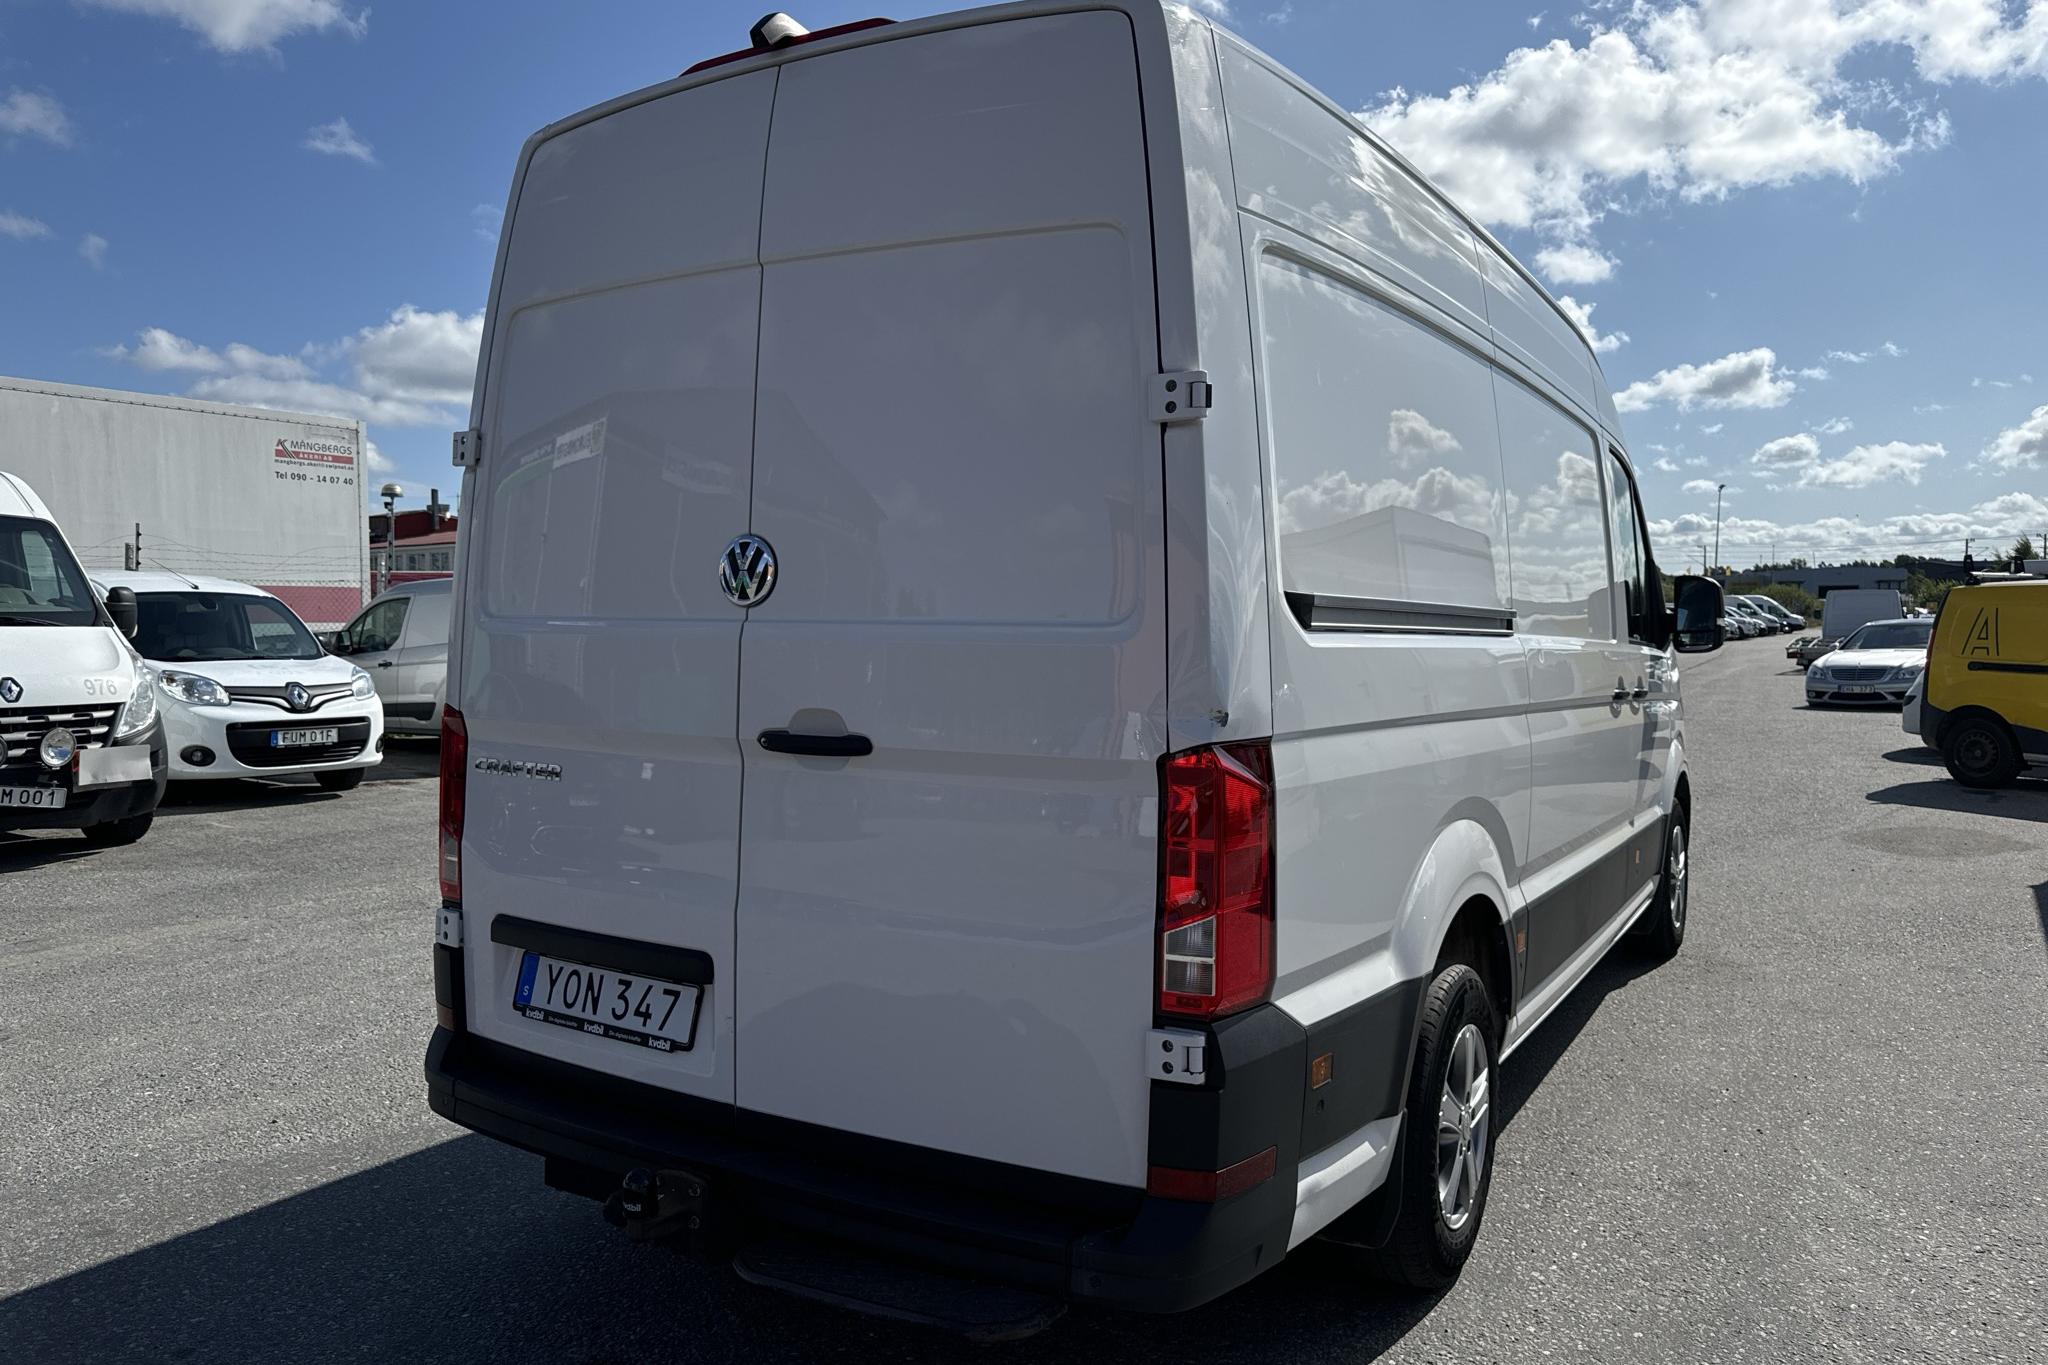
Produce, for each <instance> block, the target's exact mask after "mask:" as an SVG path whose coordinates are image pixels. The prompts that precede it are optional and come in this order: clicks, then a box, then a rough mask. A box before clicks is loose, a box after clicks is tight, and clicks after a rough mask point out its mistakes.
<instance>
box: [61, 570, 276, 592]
mask: <svg viewBox="0 0 2048 1365" xmlns="http://www.w3.org/2000/svg"><path fill="white" fill-rule="evenodd" d="M88 576H89V577H90V578H91V579H92V581H93V584H94V586H96V587H98V588H100V589H101V590H102V591H104V590H106V589H108V588H127V589H128V590H129V591H131V592H218V593H235V594H239V595H241V596H244V597H273V596H275V595H276V594H274V593H267V592H265V591H264V590H263V589H261V588H258V587H254V586H252V585H250V584H248V583H238V582H236V581H235V580H234V579H232V578H208V577H206V576H205V575H203V574H181V573H172V572H170V571H169V570H164V571H162V572H157V571H154V570H147V569H145V570H142V571H139V572H137V571H131V570H128V569H96V570H94V571H93V572H92V573H91V574H90V575H88Z"/></svg>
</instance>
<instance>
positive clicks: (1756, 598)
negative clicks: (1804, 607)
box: [1738, 592, 1806, 631]
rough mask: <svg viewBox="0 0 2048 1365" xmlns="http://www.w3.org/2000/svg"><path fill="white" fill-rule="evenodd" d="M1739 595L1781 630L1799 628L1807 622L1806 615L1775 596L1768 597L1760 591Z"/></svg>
mask: <svg viewBox="0 0 2048 1365" xmlns="http://www.w3.org/2000/svg"><path fill="white" fill-rule="evenodd" d="M1738 596H1739V598H1740V600H1742V601H1744V602H1746V603H1748V604H1749V605H1750V606H1751V607H1752V608H1754V609H1755V610H1756V611H1757V612H1759V613H1761V614H1762V616H1763V618H1764V619H1765V620H1766V621H1770V622H1772V623H1773V624H1775V625H1776V626H1777V628H1778V629H1779V630H1781V631H1793V630H1798V629H1799V628H1800V627H1801V626H1803V625H1805V624H1806V618H1805V617H1803V616H1800V615H1799V614H1798V613H1797V612H1795V611H1793V610H1792V609H1791V608H1789V607H1787V606H1786V605H1785V604H1784V603H1782V602H1780V601H1778V600H1777V599H1776V598H1774V597H1766V596H1764V595H1763V594H1762V593H1760V592H1750V593H1741V594H1738Z"/></svg>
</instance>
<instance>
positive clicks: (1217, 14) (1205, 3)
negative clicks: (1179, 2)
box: [1188, 0, 1230, 19]
mask: <svg viewBox="0 0 2048 1365" xmlns="http://www.w3.org/2000/svg"><path fill="white" fill-rule="evenodd" d="M1188 3H1189V4H1191V5H1193V6H1194V7H1195V8H1196V9H1198V10H1200V11H1201V12H1202V13H1204V14H1206V15H1208V16H1209V17H1210V18H1211V19H1228V18H1229V17H1230V0H1188Z"/></svg>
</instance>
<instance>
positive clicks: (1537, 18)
mask: <svg viewBox="0 0 2048 1365" xmlns="http://www.w3.org/2000/svg"><path fill="white" fill-rule="evenodd" d="M1548 13H1550V11H1549V10H1547V9H1539V10H1537V11H1536V12H1535V13H1534V14H1532V15H1530V16H1529V17H1528V18H1527V19H1525V20H1523V21H1522V22H1524V23H1526V24H1527V25H1528V26H1529V27H1530V28H1531V29H1539V28H1542V27H1543V16H1544V15H1546V14H1548Z"/></svg>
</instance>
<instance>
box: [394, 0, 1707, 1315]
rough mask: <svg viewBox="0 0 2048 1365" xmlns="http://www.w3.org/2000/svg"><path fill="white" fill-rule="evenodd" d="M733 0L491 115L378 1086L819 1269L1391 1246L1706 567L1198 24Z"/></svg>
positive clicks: (1644, 813) (1135, 1269)
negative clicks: (413, 856)
mask: <svg viewBox="0 0 2048 1365" xmlns="http://www.w3.org/2000/svg"><path fill="white" fill-rule="evenodd" d="M793 29H794V26H793V25H789V24H788V21H786V20H781V19H780V18H777V19H774V20H771V21H764V25H763V26H762V32H763V37H762V40H761V42H760V43H759V44H758V45H757V47H756V49H754V50H750V51H748V52H744V53H740V54H736V55H735V56H734V57H732V58H729V59H720V60H717V61H714V62H711V63H705V64H702V65H701V66H700V67H699V68H696V69H693V70H691V71H689V72H686V73H685V74H684V75H683V76H682V77H680V78H679V79H677V80H675V81H672V82H670V83H668V84H665V85H661V86H657V87H655V88H653V89H650V90H644V91H641V92H639V93H637V94H634V95H629V96H626V97H624V98H621V99H618V100H615V101H613V102H612V103H609V104H605V105H602V106H599V107H598V108H595V109H592V110H590V111H588V112H587V113H583V114H579V115H577V116H575V117H573V118H570V119H567V120H565V121H564V122H562V123H559V124H556V125H554V126H552V127H549V128H547V129H545V130H543V131H542V132H541V133H540V134H538V135H537V136H535V137H534V138H533V139H532V140H531V141H530V142H529V143H528V144H527V146H526V149H525V151H524V153H523V154H522V156H521V158H520V162H519V167H518V171H517V173H516V176H515V179H514V183H513V190H512V197H511V205H510V209H509V212H508V216H507V224H508V226H507V230H506V232H505V236H504V242H503V244H502V245H501V246H500V248H499V257H498V264H497V271H496V278H495V280H494V283H493V286H492V295H491V301H490V308H489V318H488V321H487V323H486V327H485V344H484V351H483V358H482V361H481V363H480V367H479V373H478V380H477V391H476V398H475V406H474V408H473V411H472V422H473V424H474V426H473V428H472V429H471V430H469V431H466V432H463V433H461V434H460V435H459V436H458V437H457V438H456V450H457V458H458V461H459V462H460V463H462V464H463V465H464V466H465V468H466V472H465V474H464V476H463V493H462V507H463V522H462V530H461V549H460V555H459V561H458V568H457V574H456V587H455V593H456V604H455V612H454V621H455V626H454V630H453V635H452V644H451V651H450V652H451V658H450V675H449V681H448V692H447V710H446V722H445V729H444V739H443V749H442V782H443V787H442V808H441V891H442V897H443V900H444V907H443V909H442V911H441V914H440V920H439V946H438V948H437V949H436V989H437V995H438V1001H439V1005H440V1027H439V1028H438V1029H437V1030H436V1032H435V1034H434V1037H433V1042H432V1045H431V1048H430V1050H429V1052H428V1056H427V1068H426V1069H427V1077H428V1083H429V1093H430V1096H431V1100H432V1103H433V1106H434V1108H435V1109H436V1110H438V1111H439V1112H440V1113H441V1114H443V1115H445V1116H447V1117H448V1118H450V1119H452V1120H454V1121H455V1122H457V1123H459V1124H462V1125H464V1126H466V1127H469V1128H472V1129H475V1130H477V1131H479V1132H483V1133H489V1134H493V1135H495V1136H498V1137H500V1138H503V1139H504V1140H506V1141H508V1142H512V1143H516V1144H518V1145H519V1146H522V1147H526V1148H529V1149H531V1150H534V1151H537V1152H540V1153H543V1154H545V1156H546V1158H547V1161H546V1172H547V1179H548V1180H549V1182H550V1183H552V1184H554V1185H557V1186H559V1187H561V1188H565V1189H571V1190H576V1191H580V1192H583V1193H587V1194H592V1195H595V1196H598V1197H600V1198H605V1199H607V1201H608V1208H609V1210H610V1212H611V1213H612V1214H613V1216H614V1218H615V1219H616V1220H617V1221H620V1222H622V1223H624V1224H625V1226H626V1227H627V1229H628V1231H630V1232H632V1233H633V1234H634V1235H636V1236H640V1237H660V1236H665V1235H668V1234H678V1235H682V1236H684V1237H686V1238H688V1239H689V1240H692V1241H694V1242H696V1243H697V1245H699V1246H700V1247H702V1248H704V1249H707V1250H717V1251H721V1252H723V1251H727V1250H731V1249H735V1248H736V1249H738V1251H739V1256H740V1264H741V1265H742V1267H743V1269H744V1270H745V1271H746V1273H749V1274H750V1275H753V1276H755V1277H757V1278H761V1279H765V1280H771V1281H776V1282H780V1283H784V1284H788V1285H793V1286H797V1287H801V1288H805V1289H808V1290H810V1291H812V1292H817V1293H830V1294H835V1295H838V1296H840V1297H846V1298H863V1297H865V1298H868V1299H870V1300H872V1299H873V1297H874V1296H875V1295H876V1294H877V1293H879V1291H877V1290H876V1289H874V1287H873V1286H874V1283H875V1281H874V1280H873V1278H872V1277H870V1278H868V1279H867V1280H866V1281H865V1283H864V1287H861V1288H853V1287H849V1286H845V1285H841V1284H839V1282H838V1281H837V1280H835V1279H834V1278H833V1275H832V1273H831V1272H830V1270H829V1269H828V1267H829V1266H830V1265H833V1264H837V1263H838V1262H836V1261H833V1260H831V1259H829V1258H827V1257H825V1256H824V1255H823V1254H821V1253H820V1254H816V1255H813V1254H812V1253H813V1252H814V1251H815V1239H821V1238H830V1239H833V1240H834V1241H835V1242H840V1243H844V1242H852V1243H855V1244H859V1245H860V1246H863V1247H865V1248H869V1249H872V1250H874V1251H875V1252H877V1253H880V1252H884V1251H886V1252H887V1253H888V1254H889V1255H890V1256H892V1257H895V1258H898V1259H900V1260H905V1261H910V1262H921V1263H924V1264H927V1265H940V1266H944V1267H949V1268H951V1269H953V1270H955V1271H960V1272H964V1273H968V1274H971V1275H973V1276H975V1277H978V1278H979V1279H981V1280H983V1281H1007V1282H1010V1283H1012V1284H1016V1285H1022V1286H1025V1287H1028V1288H1031V1289H1035V1290H1038V1291H1042V1292H1043V1293H1044V1294H1045V1295H1047V1296H1049V1297H1055V1298H1062V1299H1085V1300H1096V1301H1107V1302H1112V1303H1120V1304H1125V1305H1129V1306H1132V1307H1137V1308H1144V1309H1154V1310H1167V1309H1177V1308H1185V1307H1187V1306H1189V1305H1192V1304H1197V1303H1200V1302H1202V1301H1203V1300H1205V1299H1209V1298H1211V1297H1213V1296H1215V1295H1217V1294H1220V1293H1222V1292H1224V1291H1225V1290H1227V1289H1229V1288H1231V1287H1232V1286H1233V1285H1236V1284H1239V1283H1241V1282H1242V1281H1244V1280H1246V1279H1248V1278H1250V1277H1251V1276H1253V1275H1254V1274H1257V1273H1258V1272H1259V1271H1261V1270H1263V1269H1265V1268H1266V1267H1268V1266H1271V1265H1272V1264H1274V1263H1275V1262H1276V1261H1278V1260H1280V1259H1281V1258H1282V1257H1283V1256H1284V1255H1285V1254H1286V1253H1287V1252H1288V1250H1289V1249H1290V1248H1291V1247H1294V1246H1296V1245H1298V1244H1299V1243H1301V1242H1302V1241H1303V1240H1304V1239H1306V1238H1309V1237H1312V1236H1315V1235H1317V1234H1319V1233H1325V1232H1328V1233H1330V1234H1332V1235H1335V1236H1339V1237H1341V1238H1343V1239H1345V1240H1348V1241H1352V1242H1356V1243H1362V1244H1365V1245H1368V1246H1373V1247H1377V1248H1380V1252H1381V1258H1382V1261H1383V1263H1384V1265H1385V1267H1386V1269H1387V1270H1388V1272H1389V1273H1391V1274H1393V1275H1394V1276H1396V1277H1399V1278H1402V1279H1404V1280H1407V1281H1409V1282H1412V1283H1415V1284H1418V1285H1440V1284H1443V1283H1445V1282H1447V1281H1448V1280H1449V1279H1450V1278H1451V1277H1452V1276H1454V1275H1455V1274H1456V1273H1457V1271H1458V1268H1459V1267H1460V1265H1461V1264H1462V1263H1463V1261H1464V1259H1465V1257H1466V1254H1467V1253H1468V1251H1469V1250H1470V1248H1471V1245H1472V1241H1473V1238H1474V1237H1475V1236H1476V1234H1477V1232H1478V1229H1479V1223H1480V1220H1481V1217H1482V1216H1483V1212H1484V1209H1485V1203H1486V1193H1487V1184H1488V1181H1489V1179H1490V1178H1491V1175H1492V1170H1493V1165H1492V1161H1491V1156H1492V1147H1493V1141H1494V1132H1495V1127H1496V1123H1495V1110H1494V1107H1493V1100H1492V1096H1494V1095H1495V1094H1497V1093H1498V1090H1497V1084H1496V1074H1497V1069H1498V1067H1499V1065H1500V1064H1501V1062H1502V1060H1503V1058H1505V1057H1506V1056H1507V1055H1508V1054H1509V1053H1511V1052H1512V1051H1513V1050H1514V1049H1515V1048H1516V1047H1517V1046H1518V1045H1519V1044H1520V1043H1521V1042H1522V1041H1523V1040H1524V1039H1525V1038H1527V1037H1528V1036H1529V1033H1530V1031H1531V1030H1533V1029H1534V1028H1535V1027H1536V1026H1537V1025H1538V1024H1540V1023H1541V1022H1542V1021H1543V1019H1544V1017H1545V1016H1546V1015H1547V1014H1548V1013H1549V1012H1550V1011H1551V1010H1552V1009H1553V1008H1554V1007H1555V1006H1556V1005H1557V1004H1558V1002H1559V1000H1560V999H1561V998H1562V997H1563V996H1564V995H1565V993H1566V992H1568V991H1569V990H1571V988H1572V987H1573V985H1574V984H1575V983H1577V982H1578V981H1579V979H1580V978H1581V977H1583V976H1584V975H1585V974H1586V973H1587V972H1588V971H1589V970H1590V969H1591V968H1592V966H1593V965H1594V964H1595V963H1596V962H1597V961H1598V959H1599V958H1600V957H1601V956H1602V955H1603V954H1604V953H1605V952H1606V951H1607V950H1608V948H1609V946H1610V945H1611V944H1613V943H1614V942H1615V940H1616V939H1617V938H1618V937H1619V936H1620V935H1621V934H1622V933H1623V932H1624V931H1625V930H1627V929H1628V928H1629V927H1630V926H1631V925H1634V924H1637V923H1638V922H1640V923H1641V924H1642V926H1643V927H1644V931H1645V937H1646V938H1647V939H1648V941H1649V943H1650V944H1651V945H1653V947H1654V950H1655V951H1658V952H1661V953H1670V952H1672V951H1674V950H1675V949H1676V948H1677V947H1678V944H1679V941H1680V939H1681V938H1682V937H1683V935H1684V932H1685V924H1686V920H1685V914H1686V872H1687V866H1688V864H1687V859H1686V834H1687V821H1688V819H1689V818H1690V815H1691V810H1692V798H1691V794H1690V787H1689V785H1688V781H1687V777H1686V768H1685V742H1684V734H1683V730H1682V727H1681V725H1680V721H1679V709H1678V672H1677V669H1676V668H1675V667H1674V657H1675V655H1674V651H1675V650H1690V649H1700V650H1704V649H1711V648H1714V647H1716V646H1717V645H1718V644H1719V643H1720V631H1719V627H1718V625H1717V624H1716V623H1717V622H1718V619H1719V617H1720V615H1721V591H1720V589H1719V587H1718V586H1716V585H1714V584H1712V583H1710V582H1707V581H1705V580H1687V579H1679V580H1677V581H1676V583H1675V588H1676V601H1677V603H1678V619H1677V620H1676V621H1674V620H1673V619H1672V618H1671V616H1670V615H1669V614H1668V613H1667V611H1666V608H1665V606H1664V598H1663V595H1662V592H1661V591H1660V580H1659V577H1658V575H1657V572H1656V569H1655V567H1654V565H1653V564H1652V562H1651V554H1650V546H1649V544H1648V541H1647V537H1646V535H1645V532H1644V521H1643V517H1642V513H1641V510H1640V508H1639V506H1638V503H1637V497H1636V492H1635V487H1634V483H1633V481H1632V479H1631V477H1630V474H1629V464H1628V460H1627V458H1626V457H1625V455H1624V454H1623V452H1622V446H1621V436H1620V430H1619V424H1618V422H1617V420H1616V418H1615V413H1614V405H1613V403H1612V401H1611V400H1610V398H1609V396H1608V391H1607V386H1606V384H1605V383H1604V382H1603V381H1602V379H1601V376H1600V371H1599V368H1598V366H1597V365H1596V363H1595V361H1594V358H1593V355H1592V353H1591V352H1590V351H1589V350H1588V349H1587V346H1586V344H1585V342H1584V341H1583V340H1582V339H1581V338H1580V336H1579V335H1578V334H1577V333H1576V332H1575V331H1574V330H1573V328H1572V325H1571V324H1570V322H1568V321H1567V320H1566V318H1565V317H1564V315H1563V314H1562V313H1561V312H1559V310H1558V308H1557V306H1556V305H1555V304H1554V303H1553V302H1552V301H1551V299H1550V298H1549V297H1548V296H1547V295H1545V294H1544V292H1543V291H1542V290H1541V289H1540V288H1539V287H1538V286H1537V285H1536V284H1535V283H1534V282H1533V281H1532V280H1531V279H1530V277H1529V276H1528V275H1527V273H1526V272H1524V271H1523V270H1522V269H1521V268H1520V267H1519V266H1517V265H1516V264H1515V263H1514V262H1513V261H1512V260H1511V259H1509V258H1508V257H1507V256H1506V255H1505V254H1504V253H1503V252H1502V250H1501V249H1500V247H1499V246H1498V245H1497V244H1496V243H1495V242H1494V241H1493V240H1492V239H1491V238H1490V237H1489V236H1488V235H1487V234H1486V233H1484V232H1483V231H1481V230H1479V229H1478V228H1476V227H1474V226H1473V224H1472V223H1471V222H1470V220H1468V219H1467V218H1465V217H1464V216H1462V215H1461V214H1460V213H1459V212H1458V211H1457V209H1456V208H1454V207H1453V206H1452V205H1451V204H1449V203H1448V202H1446V201H1445V200H1444V199H1443V198H1442V197H1441V196H1440V195H1438V194H1437V193H1436V192H1435V191H1434V190H1432V189H1431V188H1430V187H1429V185H1427V184H1426V183H1425V182H1423V181H1422V180H1421V179H1420V178H1418V177H1417V176H1416V175H1415V173H1414V172H1413V171H1411V170H1410V169H1409V168H1408V167H1407V166H1406V165H1405V164H1404V163H1403V162H1402V161H1400V160H1399V158H1397V157H1395V156H1394V155H1392V154H1391V153H1389V152H1388V151H1387V150H1386V149H1385V148H1384V147H1382V146H1380V145H1379V144H1378V143H1377V142H1375V141H1374V140H1373V139H1372V138H1371V137H1370V136H1368V135H1367V134H1365V133H1362V132H1361V131H1360V130H1359V129H1358V128H1357V127H1356V126H1355V125H1354V124H1353V123H1351V122H1350V121H1349V120H1348V119H1347V118H1346V117H1345V115H1344V114H1343V113H1342V112H1341V111H1340V110H1338V109H1337V107H1336V106H1335V105H1333V104H1331V103H1330V102H1328V101H1327V100H1325V99H1323V98H1322V97H1321V96H1319V95H1317V94H1315V93H1314V92H1313V91H1311V90H1309V89H1307V88H1305V87H1304V86H1303V85H1302V84H1301V83H1300V82H1299V81H1298V80H1296V79H1295V78H1293V77H1292V76H1290V75H1288V74H1287V73H1286V72H1284V71H1282V70H1280V69H1278V68H1276V67H1275V66H1274V65H1273V64H1272V63H1271V62H1270V61H1268V60H1267V59H1266V58H1264V57H1262V56H1260V55H1259V54H1258V53H1256V52H1254V51H1252V50H1251V49H1249V48H1247V47H1246V46H1245V45H1244V44H1243V43H1241V42H1240V41H1239V40H1238V39H1236V38H1233V37H1231V36H1229V35H1227V34H1225V33H1223V32H1222V31H1220V30H1217V29H1215V28H1213V27H1212V26H1211V25H1210V24H1209V23H1208V22H1207V21H1205V20H1204V19H1202V18H1200V17H1199V16H1196V15H1193V14H1191V13H1189V12H1188V11H1186V10H1184V9H1178V8H1172V9H1164V10H1162V9H1161V8H1160V7H1159V6H1158V5H1156V4H1150V3H1145V2H1144V0H1128V3H1122V4H1118V3H1110V4H1095V5H1091V4H1085V3H1028V4H1021V5H1012V6H1006V7H1002V8H996V9H986V10H977V11H973V12H970V13H965V14H958V15H951V16H946V17H942V18H936V19H928V20H920V21H917V22H914V23H901V24H889V25H883V24H877V25H874V26H867V27H862V28H859V29H857V30H850V31H841V32H835V33H819V34H812V35H808V36H807V37H803V38H799V39H797V40H796V41H787V42H785V43H784V44H783V45H781V46H773V45H772V44H773V42H774V40H775V38H776V37H777V36H778V35H779V36H781V37H783V38H785V39H786V38H788V37H789V36H790V35H791V33H792V31H793ZM797 32H800V31H797ZM770 1229H773V1230H774V1231H775V1234H776V1238H777V1240H776V1241H775V1243H774V1244H773V1249H772V1250H771V1251H770V1252H765V1253H764V1252H761V1251H759V1250H758V1249H756V1250H749V1247H750V1246H754V1247H756V1248H758V1245H759V1239H763V1238H766V1237H767V1236H768V1233H769V1230H770Z"/></svg>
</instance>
